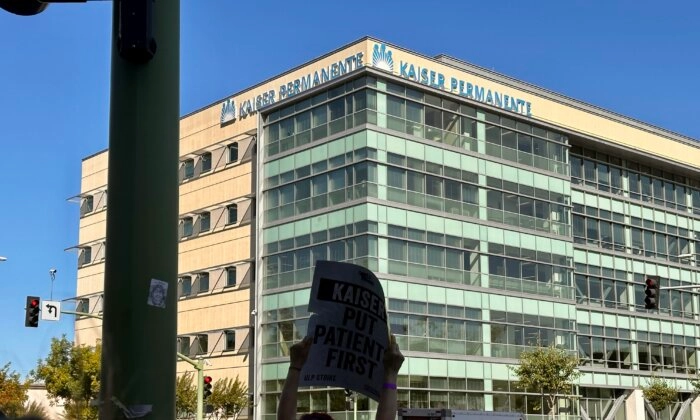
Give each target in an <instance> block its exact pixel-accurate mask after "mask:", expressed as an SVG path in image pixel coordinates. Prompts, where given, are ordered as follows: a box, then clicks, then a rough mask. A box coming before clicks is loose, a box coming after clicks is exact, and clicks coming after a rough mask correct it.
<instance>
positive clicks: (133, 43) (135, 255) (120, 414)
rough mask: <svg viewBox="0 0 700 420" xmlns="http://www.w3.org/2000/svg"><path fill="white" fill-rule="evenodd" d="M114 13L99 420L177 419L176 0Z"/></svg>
mask: <svg viewBox="0 0 700 420" xmlns="http://www.w3.org/2000/svg"><path fill="white" fill-rule="evenodd" d="M112 10H113V14H112V69H111V88H110V93H111V95H110V119H109V162H108V182H107V188H108V194H109V209H108V210H107V244H106V255H105V280H104V308H103V313H104V322H103V326H102V378H101V389H100V401H99V403H100V419H101V420H116V419H124V418H129V417H132V416H136V415H138V416H143V417H145V418H150V419H173V418H175V376H176V334H177V299H176V289H177V286H176V285H177V283H176V281H177V217H178V179H177V173H178V143H179V113H180V110H179V104H180V101H179V96H180V95H179V78H180V71H179V66H180V1H179V0H167V1H153V0H114V1H113V9H112ZM154 279H155V282H154V281H153V280H154ZM161 282H162V283H161ZM144 376H148V377H150V378H157V379H158V385H157V386H143V385H142V382H143V377H144Z"/></svg>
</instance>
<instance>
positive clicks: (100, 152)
mask: <svg viewBox="0 0 700 420" xmlns="http://www.w3.org/2000/svg"><path fill="white" fill-rule="evenodd" d="M108 151H109V147H105V148H104V149H102V150H100V151H99V152H95V153H93V154H91V155H88V156H85V157H84V158H83V160H82V161H83V162H85V161H86V160H88V159H92V158H94V157H95V156H97V155H99V154H102V153H106V152H108Z"/></svg>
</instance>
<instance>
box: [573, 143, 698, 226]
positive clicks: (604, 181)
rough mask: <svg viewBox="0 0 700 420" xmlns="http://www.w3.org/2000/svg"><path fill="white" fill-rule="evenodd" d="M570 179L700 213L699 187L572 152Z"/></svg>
mask: <svg viewBox="0 0 700 420" xmlns="http://www.w3.org/2000/svg"><path fill="white" fill-rule="evenodd" d="M618 164H622V162H619V163H618ZM628 166H629V165H628ZM680 178H681V179H682V178H683V177H680ZM571 180H572V182H573V183H577V184H584V185H588V186H591V187H594V188H597V189H599V190H601V191H608V192H612V193H614V194H623V193H624V195H626V196H628V197H630V198H633V199H635V200H643V201H646V202H651V203H654V204H657V205H660V206H665V207H668V208H671V209H674V210H680V211H684V212H685V211H688V210H689V209H692V212H693V213H695V214H700V190H699V189H697V188H691V187H689V186H686V185H683V184H680V183H678V182H674V181H671V180H668V179H664V178H662V177H661V176H654V175H651V174H649V173H641V172H638V171H635V170H632V169H624V168H622V167H618V166H614V165H611V164H608V163H604V162H600V161H597V160H594V159H592V158H586V157H584V156H580V155H575V154H572V156H571Z"/></svg>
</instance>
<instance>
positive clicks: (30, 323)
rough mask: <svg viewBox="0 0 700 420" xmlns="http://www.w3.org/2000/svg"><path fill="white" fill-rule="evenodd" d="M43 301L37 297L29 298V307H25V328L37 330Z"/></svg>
mask: <svg viewBox="0 0 700 420" xmlns="http://www.w3.org/2000/svg"><path fill="white" fill-rule="evenodd" d="M40 305H41V300H40V299H39V297H37V296H27V306H25V308H24V311H25V316H24V326H25V327H32V328H36V327H38V326H39V306H40Z"/></svg>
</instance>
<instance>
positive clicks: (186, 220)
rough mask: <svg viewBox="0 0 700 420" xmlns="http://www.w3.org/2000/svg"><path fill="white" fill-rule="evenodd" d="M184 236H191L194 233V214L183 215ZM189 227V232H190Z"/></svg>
mask: <svg viewBox="0 0 700 420" xmlns="http://www.w3.org/2000/svg"><path fill="white" fill-rule="evenodd" d="M181 220H182V237H183V238H190V237H192V236H193V235H194V219H193V218H192V216H187V217H183V218H182V219H181ZM188 227H189V233H188Z"/></svg>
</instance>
